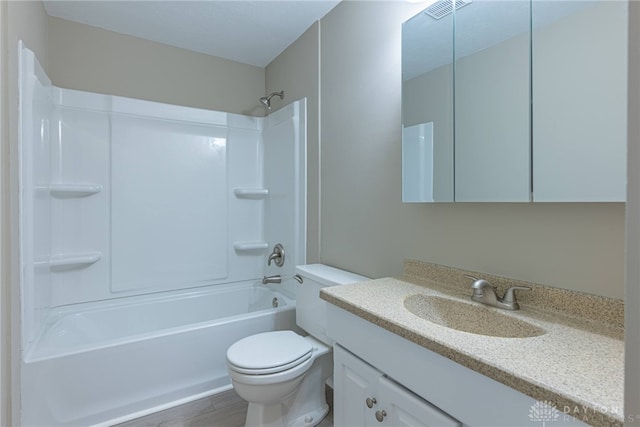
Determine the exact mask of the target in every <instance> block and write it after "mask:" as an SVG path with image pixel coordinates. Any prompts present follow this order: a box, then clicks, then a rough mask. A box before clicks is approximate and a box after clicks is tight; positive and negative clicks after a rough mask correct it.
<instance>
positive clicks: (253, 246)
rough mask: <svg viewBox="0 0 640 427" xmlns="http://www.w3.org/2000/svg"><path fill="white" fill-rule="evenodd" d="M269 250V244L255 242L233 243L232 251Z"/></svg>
mask: <svg viewBox="0 0 640 427" xmlns="http://www.w3.org/2000/svg"><path fill="white" fill-rule="evenodd" d="M268 248H269V243H267V242H263V241H262V240H255V241H251V242H234V243H233V249H235V250H236V252H247V253H249V252H261V251H264V250H266V249H268Z"/></svg>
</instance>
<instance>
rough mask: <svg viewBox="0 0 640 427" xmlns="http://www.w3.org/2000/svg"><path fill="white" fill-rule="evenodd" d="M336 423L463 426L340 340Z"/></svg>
mask: <svg viewBox="0 0 640 427" xmlns="http://www.w3.org/2000/svg"><path fill="white" fill-rule="evenodd" d="M333 358H334V386H335V388H334V391H333V399H334V406H333V411H334V413H333V423H334V426H335V427H360V426H367V427H371V426H393V427H396V426H397V427H400V426H407V427H461V425H462V424H460V423H459V422H458V421H456V420H455V419H453V418H451V417H450V416H449V415H447V414H445V413H444V412H442V411H441V410H439V409H438V408H436V407H435V406H433V405H431V404H430V403H428V402H427V401H425V400H423V399H422V398H420V397H419V396H417V395H416V394H414V393H412V392H411V391H409V390H407V389H405V388H404V387H402V386H401V385H399V384H397V383H396V382H394V381H392V380H390V379H388V378H386V377H385V376H384V374H383V373H382V372H380V371H378V370H377V369H376V368H374V367H373V366H371V365H369V364H368V363H366V362H365V361H364V360H362V359H360V358H359V357H357V356H355V355H353V354H351V353H350V352H349V351H347V350H345V349H344V348H342V347H340V346H339V345H337V344H336V346H335V348H334V354H333Z"/></svg>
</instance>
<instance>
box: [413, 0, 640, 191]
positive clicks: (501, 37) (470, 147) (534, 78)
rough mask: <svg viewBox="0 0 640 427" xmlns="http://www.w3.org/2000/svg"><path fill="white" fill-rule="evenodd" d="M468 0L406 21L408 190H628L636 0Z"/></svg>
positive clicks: (442, 4)
mask: <svg viewBox="0 0 640 427" xmlns="http://www.w3.org/2000/svg"><path fill="white" fill-rule="evenodd" d="M456 4H457V9H455V10H453V9H454V8H453V7H452V5H453V1H452V0H440V1H438V2H436V3H435V4H434V5H432V6H429V7H428V8H427V9H425V10H424V11H423V12H421V13H419V14H418V15H416V16H415V17H413V18H411V19H410V20H409V21H407V22H406V23H405V24H404V25H403V29H402V55H403V56H402V68H403V70H402V76H403V78H402V83H403V102H402V108H403V111H402V113H403V115H402V117H403V122H402V127H403V201H405V202H452V201H456V202H531V201H533V202H624V201H625V199H626V147H627V135H626V129H627V125H626V109H627V43H628V40H627V39H628V28H627V27H628V22H627V20H628V19H627V14H628V3H627V2H626V1H609V0H588V1H558V0H503V1H495V0H474V1H473V2H462V1H460V0H458V1H457V2H456ZM447 6H448V8H447ZM447 9H448V11H449V13H448V14H446V11H447ZM434 11H436V12H437V11H440V15H438V13H434ZM442 11H444V12H442ZM427 127H428V129H429V130H430V132H426V133H425V132H418V131H417V130H416V129H418V130H420V129H422V128H427ZM423 135H426V136H423ZM427 137H428V138H427ZM416 180H417V181H419V182H416Z"/></svg>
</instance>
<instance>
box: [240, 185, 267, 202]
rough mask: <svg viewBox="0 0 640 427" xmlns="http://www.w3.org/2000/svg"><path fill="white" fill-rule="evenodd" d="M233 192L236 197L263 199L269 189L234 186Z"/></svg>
mask: <svg viewBox="0 0 640 427" xmlns="http://www.w3.org/2000/svg"><path fill="white" fill-rule="evenodd" d="M233 194H235V195H236V197H237V198H238V199H255V200H260V199H264V198H266V197H267V196H268V195H269V190H267V189H266V188H234V189H233Z"/></svg>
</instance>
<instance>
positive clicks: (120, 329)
mask: <svg viewBox="0 0 640 427" xmlns="http://www.w3.org/2000/svg"><path fill="white" fill-rule="evenodd" d="M20 66H21V70H20V76H21V92H20V94H21V107H22V109H21V135H20V137H21V138H20V258H21V298H22V307H21V311H22V313H21V319H20V320H21V323H22V326H21V330H20V331H14V333H19V334H20V335H21V341H22V362H23V364H22V406H23V414H22V421H23V422H22V424H23V425H25V426H28V425H51V426H57V425H79V424H81V425H88V424H95V423H103V422H111V421H112V420H113V419H115V418H119V417H125V418H126V417H127V416H130V415H131V414H134V413H138V414H139V412H140V411H147V410H150V408H157V407H158V406H162V405H170V404H175V403H180V402H182V401H184V399H193V398H196V397H199V396H200V395H201V394H202V393H212V392H215V390H218V389H221V388H224V387H227V386H228V385H229V379H228V377H227V376H226V371H225V358H224V355H225V352H226V349H227V347H228V346H229V345H230V344H231V343H233V342H234V341H236V340H238V339H239V338H242V337H243V336H246V335H250V334H255V333H258V332H264V331H269V330H276V329H288V328H292V327H293V326H294V321H295V319H294V316H293V315H292V314H285V313H289V312H290V310H291V309H292V308H293V306H294V303H293V302H292V301H289V300H287V299H286V298H287V297H293V296H294V295H295V289H296V285H295V282H294V281H293V280H292V279H291V278H292V276H293V274H294V267H295V266H296V265H298V264H304V262H305V259H306V256H305V246H306V222H305V218H306V212H305V209H306V204H305V201H306V193H305V192H306V170H305V161H306V148H305V147H306V110H305V100H301V101H296V102H294V103H292V104H290V105H289V106H287V107H285V108H283V109H281V110H279V111H277V112H276V113H274V114H272V115H270V116H269V117H266V118H257V117H248V116H242V115H237V114H230V113H225V112H219V111H208V110H201V109H196V108H189V107H183V106H177V105H167V104H161V103H155V102H147V101H142V100H137V99H130V98H123V97H117V96H110V95H103V94H96V93H88V92H80V91H75V90H69V89H62V88H57V87H54V86H52V85H51V82H50V81H49V79H48V78H47V76H46V75H45V73H44V72H43V70H42V68H41V67H40V65H39V64H38V61H37V59H36V58H35V56H34V55H33V53H32V52H31V51H29V50H28V49H26V48H24V47H22V48H21V61H20ZM258 96H259V94H256V103H257V102H258ZM277 243H281V244H282V245H283V246H284V247H285V249H286V261H285V264H284V265H283V266H282V267H276V266H273V265H272V266H271V267H267V256H268V254H269V253H270V251H271V249H272V248H273V247H274V245H275V244H277ZM276 274H277V275H281V276H282V278H283V280H282V284H281V285H273V286H272V287H271V288H272V289H278V290H280V291H282V292H283V293H284V294H278V296H277V298H278V300H279V301H283V302H286V303H285V304H284V308H282V306H279V307H278V308H273V307H271V302H272V300H273V298H274V297H276V296H273V295H271V294H268V295H267V296H264V295H262V296H260V295H261V293H264V288H265V287H264V286H263V285H260V279H261V278H262V277H263V276H264V275H276ZM258 288H260V289H258ZM257 301H261V302H260V304H262V305H260V304H259V306H260V308H259V309H257V310H258V311H256V309H254V308H251V306H252V304H254V303H256V304H257ZM263 303H264V304H266V307H265V306H264V304H263ZM263 309H268V310H267V311H269V312H273V313H275V314H273V313H272V314H264V315H263V314H260V315H256V313H263ZM248 313H249V314H248ZM278 313H281V314H278Z"/></svg>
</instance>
